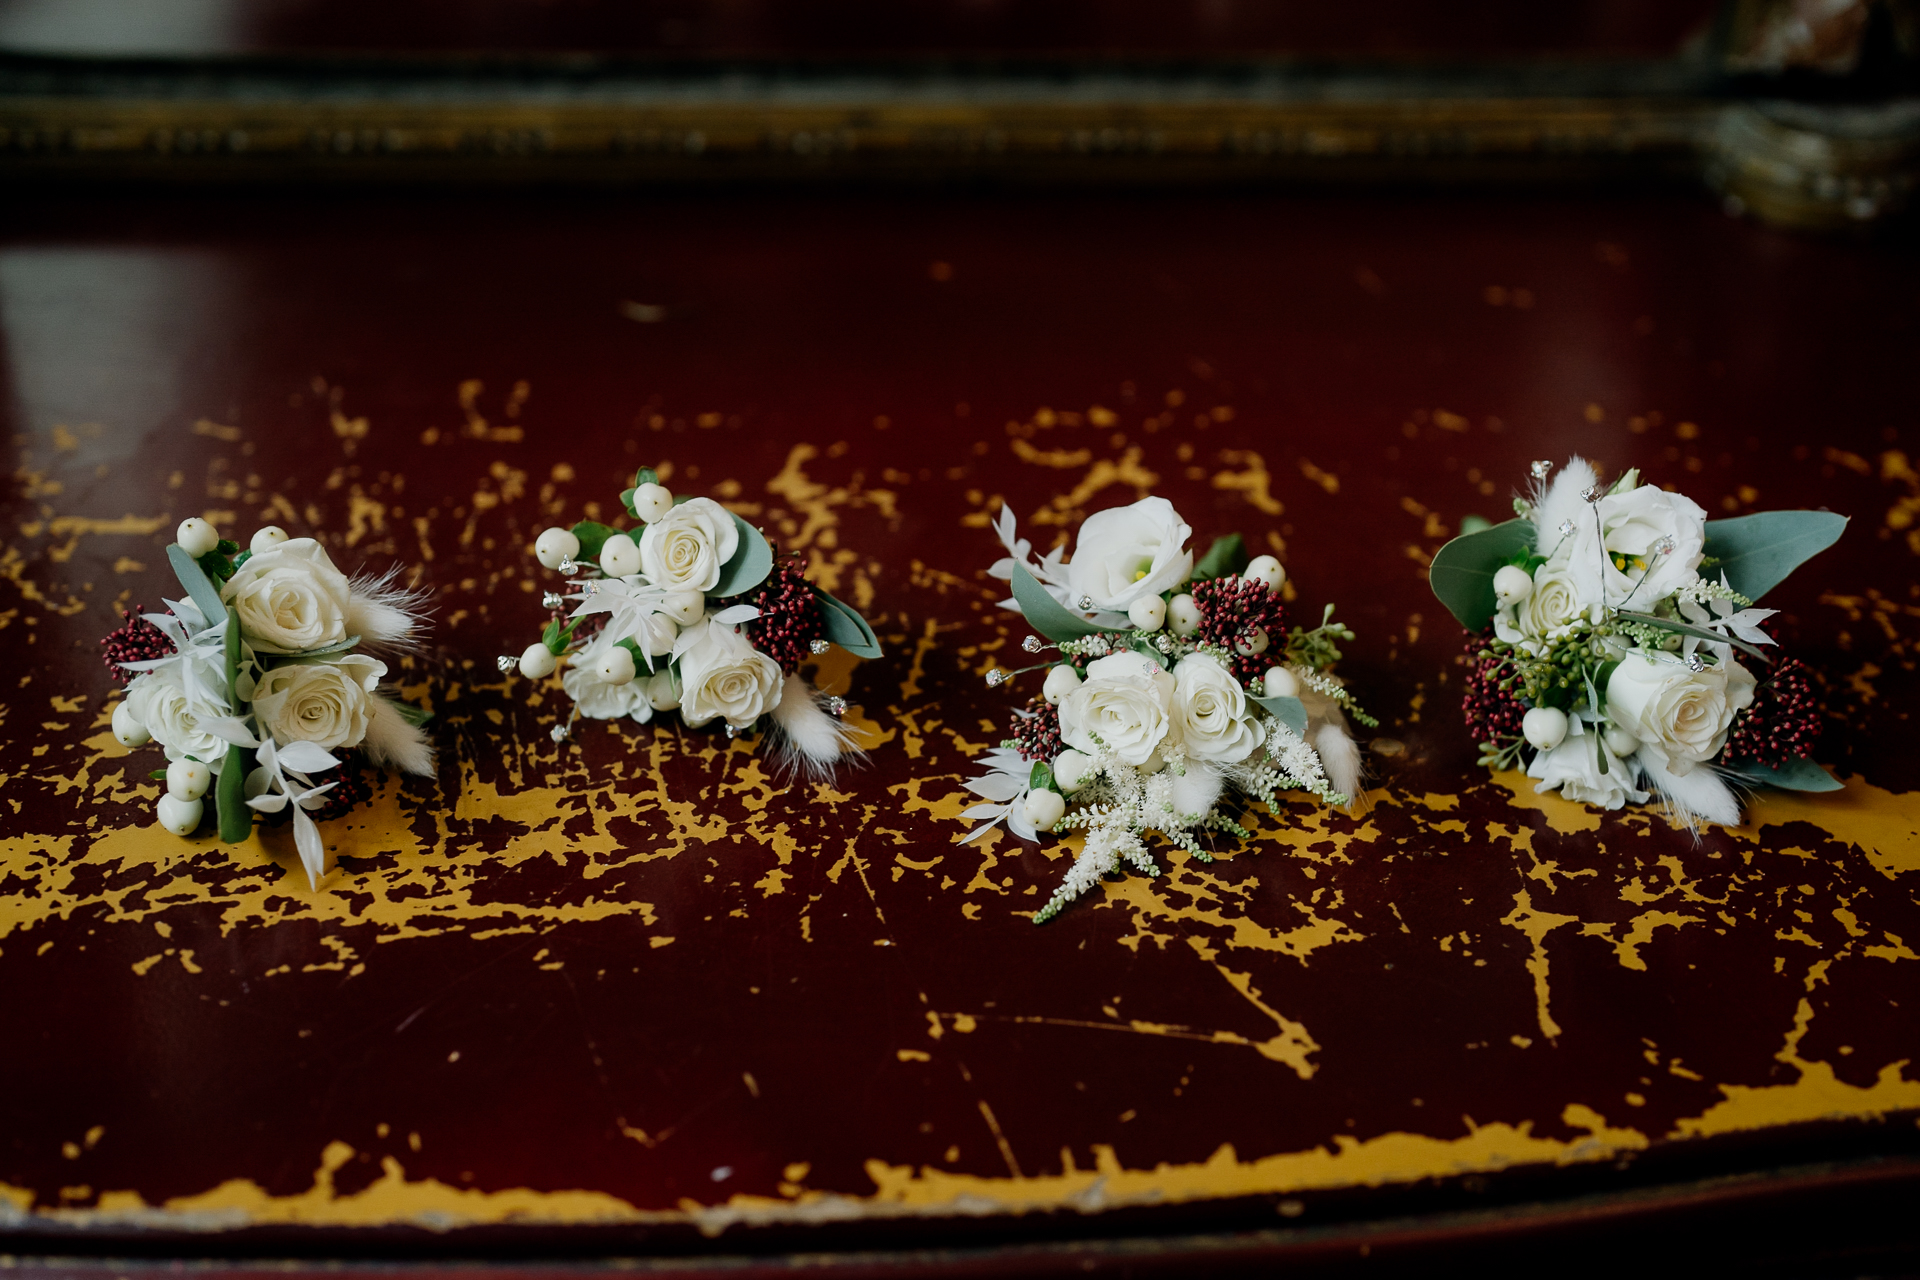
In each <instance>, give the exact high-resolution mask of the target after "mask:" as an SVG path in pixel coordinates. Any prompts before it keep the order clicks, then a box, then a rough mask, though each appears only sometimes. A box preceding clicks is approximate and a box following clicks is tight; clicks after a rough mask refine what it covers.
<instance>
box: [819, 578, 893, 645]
mask: <svg viewBox="0 0 1920 1280" xmlns="http://www.w3.org/2000/svg"><path fill="white" fill-rule="evenodd" d="M809 585H811V584H809ZM813 595H814V599H815V600H816V601H817V602H818V603H819V605H820V620H821V622H823V623H825V624H826V628H827V639H829V640H831V641H833V643H835V644H837V645H839V646H840V647H841V648H842V649H845V650H846V651H847V652H848V653H850V654H852V655H853V656H854V657H856V658H877V657H879V656H880V639H879V637H878V636H876V635H874V634H873V628H872V627H870V626H868V625H867V620H866V619H865V618H863V617H861V616H860V615H859V613H857V612H856V611H855V610H854V608H853V606H852V605H849V604H847V603H846V602H845V601H842V600H836V599H834V598H833V597H832V596H830V595H828V594H827V593H826V592H824V591H822V590H821V589H820V588H818V587H814V588H813Z"/></svg>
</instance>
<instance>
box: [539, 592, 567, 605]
mask: <svg viewBox="0 0 1920 1280" xmlns="http://www.w3.org/2000/svg"><path fill="white" fill-rule="evenodd" d="M566 602H567V598H566V597H565V596H563V595H561V594H560V593H559V592H558V591H549V592H547V594H545V595H543V596H541V597H540V603H541V604H542V605H544V606H545V607H546V608H549V609H558V608H559V607H560V606H561V605H563V604H565V603H566Z"/></svg>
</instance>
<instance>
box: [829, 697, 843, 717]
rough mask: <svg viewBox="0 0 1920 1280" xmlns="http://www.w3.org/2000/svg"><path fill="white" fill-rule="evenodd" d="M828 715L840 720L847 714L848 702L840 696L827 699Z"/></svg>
mask: <svg viewBox="0 0 1920 1280" xmlns="http://www.w3.org/2000/svg"><path fill="white" fill-rule="evenodd" d="M827 714H828V715H830V716H833V717H834V718H835V719H838V718H839V717H841V716H844V715H845V714H847V700H846V699H845V698H842V697H841V696H839V695H838V694H835V695H834V696H833V697H831V698H828V699H827Z"/></svg>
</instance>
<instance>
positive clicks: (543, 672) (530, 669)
mask: <svg viewBox="0 0 1920 1280" xmlns="http://www.w3.org/2000/svg"><path fill="white" fill-rule="evenodd" d="M559 665H560V659H558V658H556V657H554V656H553V650H551V649H549V648H547V646H546V645H545V644H544V643H542V642H541V641H539V640H536V641H534V642H533V643H532V644H530V645H528V646H527V647H526V651H525V652H523V653H522V654H521V655H520V674H521V675H523V676H525V677H526V678H527V679H529V680H544V679H546V678H547V677H548V676H550V675H552V674H553V669H554V668H555V667H557V666H559Z"/></svg>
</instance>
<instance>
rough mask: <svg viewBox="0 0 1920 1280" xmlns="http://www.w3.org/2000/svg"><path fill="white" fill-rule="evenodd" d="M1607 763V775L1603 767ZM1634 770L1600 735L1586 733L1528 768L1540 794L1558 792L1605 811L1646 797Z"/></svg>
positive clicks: (1541, 756)
mask: <svg viewBox="0 0 1920 1280" xmlns="http://www.w3.org/2000/svg"><path fill="white" fill-rule="evenodd" d="M1602 761H1605V762H1606V766H1607V768H1606V772H1604V773H1602V772H1601V771H1600V764H1601V762H1602ZM1633 773H1634V769H1633V766H1632V765H1631V764H1629V763H1628V762H1627V761H1625V760H1622V759H1620V758H1619V757H1617V756H1615V755H1614V754H1613V752H1612V751H1611V750H1609V749H1608V748H1607V744H1606V740H1605V739H1604V738H1603V737H1602V736H1601V735H1600V734H1597V733H1583V734H1580V735H1579V736H1577V737H1568V738H1564V739H1562V740H1561V742H1560V745H1559V746H1557V747H1555V748H1554V749H1553V750H1551V751H1542V752H1541V753H1540V754H1539V755H1537V756H1535V757H1534V758H1533V763H1532V764H1530V765H1528V766H1527V776H1528V777H1529V778H1538V779H1540V785H1539V786H1537V787H1535V788H1534V790H1535V791H1538V792H1546V791H1552V790H1553V789H1554V788H1556V787H1557V788H1559V790H1560V794H1561V795H1563V796H1565V797H1566V798H1567V799H1569V800H1575V801H1578V802H1579V803H1581V804H1597V805H1599V806H1600V807H1601V808H1602V809H1618V808H1619V807H1620V806H1621V805H1623V804H1625V803H1626V802H1627V801H1629V800H1632V801H1633V802H1634V803H1635V804H1638V803H1639V802H1640V801H1642V800H1645V799H1646V798H1647V793H1646V792H1644V791H1637V790H1635V789H1634V788H1633V786H1632V782H1633Z"/></svg>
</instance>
